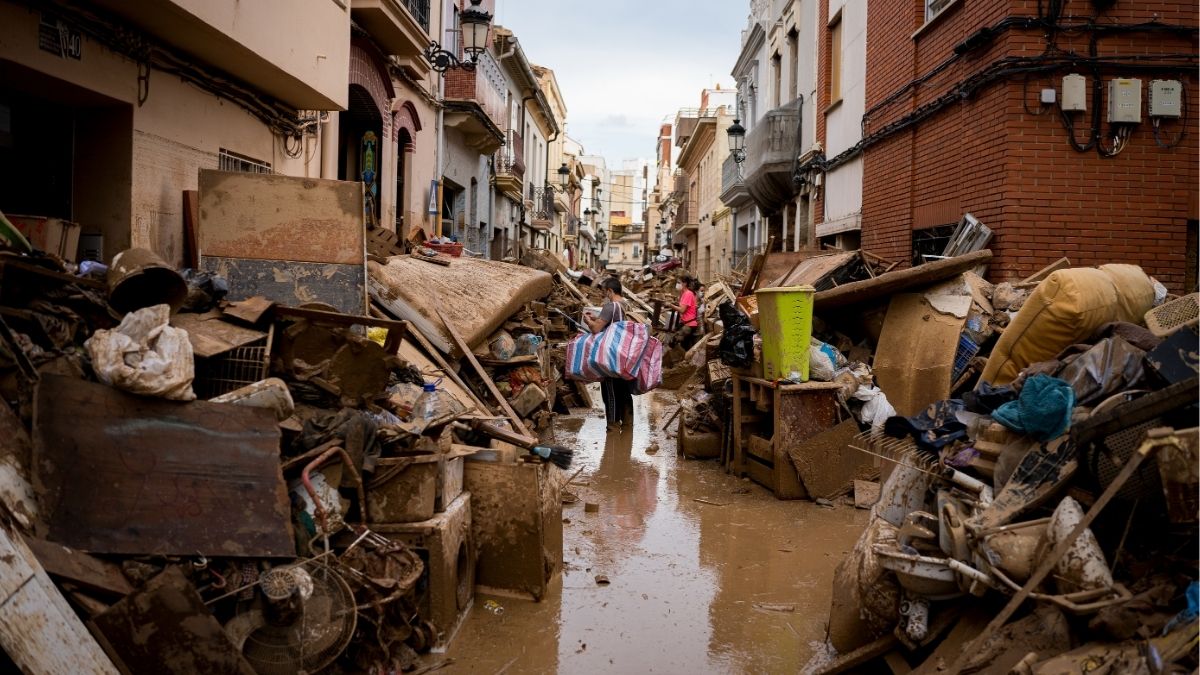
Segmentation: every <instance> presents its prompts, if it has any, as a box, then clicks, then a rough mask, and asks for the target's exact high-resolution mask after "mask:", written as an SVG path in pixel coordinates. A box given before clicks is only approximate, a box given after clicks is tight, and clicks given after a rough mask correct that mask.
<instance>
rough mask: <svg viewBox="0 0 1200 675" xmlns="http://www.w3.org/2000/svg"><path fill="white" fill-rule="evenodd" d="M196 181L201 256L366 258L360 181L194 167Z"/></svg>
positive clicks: (348, 261)
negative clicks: (197, 178) (196, 173)
mask: <svg viewBox="0 0 1200 675" xmlns="http://www.w3.org/2000/svg"><path fill="white" fill-rule="evenodd" d="M199 184H200V255H201V257H208V256H214V257H218V258H244V259H249V260H287V261H291V262H308V263H336V264H341V265H358V266H360V267H361V266H362V265H363V264H364V263H365V261H366V228H365V226H364V224H363V191H362V190H363V187H362V183H354V182H349V181H336V180H321V179H317V178H299V177H294V176H280V175H274V174H259V173H244V172H228V171H210V170H201V171H200V181H199ZM230 281H231V285H232V280H230Z"/></svg>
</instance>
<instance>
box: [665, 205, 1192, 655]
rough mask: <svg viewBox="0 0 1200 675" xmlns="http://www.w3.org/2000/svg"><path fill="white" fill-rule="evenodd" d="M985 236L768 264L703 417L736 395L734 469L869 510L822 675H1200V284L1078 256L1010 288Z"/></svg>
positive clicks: (794, 492)
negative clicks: (989, 272)
mask: <svg viewBox="0 0 1200 675" xmlns="http://www.w3.org/2000/svg"><path fill="white" fill-rule="evenodd" d="M980 228H982V226H981V225H980V224H978V222H977V221H976V222H975V224H974V226H973V227H972V228H968V229H969V230H970V232H969V233H968V234H970V237H967V238H966V239H963V240H962V241H960V242H959V244H955V246H958V247H959V248H961V249H962V250H958V249H956V250H955V251H954V252H952V253H948V254H947V256H945V257H941V256H939V257H938V258H937V259H935V260H934V261H932V262H928V263H926V264H923V265H919V266H916V267H913V268H909V269H897V270H890V271H887V270H886V269H878V268H876V267H874V266H873V265H872V266H871V267H870V270H869V272H868V271H865V270H862V269H861V268H860V271H861V272H856V271H855V270H854V269H853V265H856V264H861V263H862V262H863V261H872V262H874V259H873V258H872V257H871V256H869V255H868V254H865V253H861V252H848V253H840V252H839V253H832V254H828V255H823V256H814V257H809V258H806V259H805V260H802V261H801V262H799V263H797V264H796V265H794V266H793V268H792V270H791V271H789V272H788V273H786V274H784V275H782V276H780V277H778V278H777V279H778V281H777V282H768V283H767V284H760V285H755V281H754V280H755V276H756V275H755V274H754V270H752V272H751V275H750V277H748V280H747V283H748V284H751V285H750V286H748V287H747V289H744V290H743V291H741V292H740V293H739V297H738V298H736V299H735V300H733V301H730V302H726V303H723V304H722V305H721V307H720V308H719V315H720V316H719V320H717V321H714V322H713V323H712V325H711V330H712V332H713V336H712V337H711V338H710V341H715V342H716V352H717V353H716V354H715V355H714V356H716V357H717V358H719V359H720V361H721V362H722V364H723V365H724V366H725V367H726V369H727V371H728V373H729V374H728V375H727V376H724V377H722V376H721V373H720V372H716V373H712V371H711V369H710V373H711V374H710V375H709V376H708V377H707V378H706V380H705V385H707V389H704V388H700V389H699V390H698V391H693V392H692V393H691V394H690V395H689V396H686V397H685V398H684V403H683V408H682V410H683V414H682V415H681V417H682V418H683V419H684V420H685V424H691V425H693V431H702V432H707V431H708V430H709V428H708V427H707V426H706V424H707V423H708V420H709V419H711V418H709V417H708V416H707V415H705V414H703V412H704V408H705V406H707V405H708V404H709V403H710V402H712V401H714V400H717V399H719V398H720V397H721V396H727V397H728V398H729V399H730V403H731V405H730V406H729V412H728V414H726V415H724V416H723V417H721V419H722V421H724V423H725V424H724V427H722V428H718V429H716V433H720V434H722V435H723V437H724V439H725V441H724V443H723V444H722V446H721V451H720V457H721V461H722V462H723V463H724V464H725V466H726V467H727V468H728V470H729V471H731V472H733V473H735V475H746V476H749V477H751V478H752V479H754V480H755V481H757V482H759V483H761V484H762V485H764V486H766V487H767V488H768V489H770V490H772V491H773V492H774V493H775V494H776V496H778V497H779V498H803V497H807V498H811V499H818V500H822V501H824V500H829V499H837V498H838V497H839V496H843V495H848V494H850V493H851V492H853V493H854V494H853V498H851V497H846V498H845V499H846V501H845V503H853V504H854V505H855V506H858V507H860V508H869V509H870V519H869V524H868V525H867V527H866V529H865V531H864V532H863V534H862V537H861V538H860V540H859V542H858V544H857V545H856V546H855V547H854V549H853V550H852V551H851V552H850V553H849V554H848V555H847V557H846V559H845V560H843V561H842V563H841V565H840V566H839V567H838V570H837V573H836V578H835V582H834V593H833V596H834V599H833V603H832V607H831V611H830V617H829V623H828V627H829V635H828V636H829V641H830V644H831V646H832V648H833V650H835V652H836V654H837V655H838V656H837V657H836V658H833V659H832V660H829V659H828V658H826V660H825V661H822V662H814V663H813V664H810V668H809V669H808V672H819V673H840V672H857V670H856V669H858V668H863V667H867V666H868V664H870V663H871V662H872V661H878V662H879V663H880V664H882V663H883V662H884V661H886V662H887V663H888V664H889V665H892V666H893V667H894V666H896V665H897V664H901V662H903V666H904V667H906V668H917V669H918V672H930V673H932V672H942V671H946V672H954V673H958V672H999V673H1007V672H1021V673H1062V672H1091V671H1092V670H1094V669H1095V668H1101V667H1103V668H1106V669H1108V672H1147V673H1149V672H1193V671H1194V669H1195V668H1196V665H1197V663H1196V656H1195V644H1196V640H1197V636H1198V628H1200V624H1198V623H1197V620H1196V613H1197V609H1196V607H1197V604H1196V603H1197V601H1196V599H1195V598H1196V595H1197V592H1198V591H1197V588H1198V586H1197V578H1198V576H1200V575H1198V573H1197V555H1196V550H1195V548H1196V546H1195V542H1196V538H1197V530H1196V527H1197V517H1198V515H1200V510H1198V509H1197V506H1196V493H1197V490H1200V479H1197V466H1200V458H1198V456H1197V453H1198V451H1200V439H1198V438H1197V428H1196V419H1197V399H1198V397H1200V394H1198V384H1197V375H1198V373H1200V364H1198V363H1197V361H1198V359H1197V344H1198V343H1200V337H1198V336H1197V332H1196V324H1197V296H1195V295H1192V296H1186V297H1183V298H1172V297H1170V296H1168V295H1167V292H1166V289H1165V288H1163V287H1162V286H1161V285H1159V284H1158V283H1157V282H1156V281H1155V280H1153V279H1152V278H1150V277H1148V276H1147V275H1146V274H1145V273H1144V272H1143V271H1142V270H1141V269H1140V268H1138V267H1136V266H1132V265H1116V264H1114V265H1103V266H1100V267H1098V268H1072V267H1071V266H1070V263H1069V262H1068V261H1066V260H1061V261H1059V262H1057V263H1055V264H1054V265H1051V266H1049V267H1047V268H1046V269H1044V270H1042V271H1040V272H1039V273H1038V274H1035V275H1033V276H1032V277H1030V278H1028V279H1025V280H1023V281H1022V282H1019V283H1004V284H997V285H993V284H991V283H988V282H987V281H985V280H984V279H983V277H982V275H983V274H984V270H985V268H986V264H987V262H988V260H989V259H990V258H991V253H990V251H988V250H986V249H981V248H980V246H981V245H982V244H980V242H986V237H982V234H981V232H982V230H981V229H980ZM971 233H973V234H971ZM952 243H953V242H952ZM977 244H978V245H977ZM762 267H763V264H762V261H759V262H758V263H756V265H755V269H762ZM884 267H885V268H886V265H885V266H884ZM856 276H857V277H858V278H854V277H856ZM796 287H800V288H796ZM764 289H767V293H766V294H764V293H763V290H764ZM754 291H757V292H754ZM781 307H783V308H784V309H783V310H781ZM783 311H786V312H787V314H786V316H787V317H788V318H787V319H785V320H784V321H783V322H782V323H781V322H780V321H778V316H779V315H780V314H781V313H782V312H783ZM801 324H808V325H806V326H801ZM802 328H804V329H806V330H802ZM718 336H719V337H718ZM706 354H707V352H706ZM709 365H710V366H711V364H709ZM687 431H688V430H687V429H686V428H685V427H681V429H680V434H681V437H682V436H683V435H684V434H685V432H687ZM876 481H879V482H876ZM851 499H852V500H853V501H850V500H851ZM818 661H819V660H818ZM981 669H982V670H981Z"/></svg>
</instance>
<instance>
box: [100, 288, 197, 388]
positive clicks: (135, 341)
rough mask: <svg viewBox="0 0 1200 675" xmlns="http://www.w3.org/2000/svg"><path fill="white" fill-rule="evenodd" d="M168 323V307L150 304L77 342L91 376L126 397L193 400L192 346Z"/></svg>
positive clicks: (183, 332) (185, 333)
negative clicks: (88, 361)
mask: <svg viewBox="0 0 1200 675" xmlns="http://www.w3.org/2000/svg"><path fill="white" fill-rule="evenodd" d="M170 320H171V308H170V306H168V305H154V306H152V307H146V308H144V309H139V310H136V311H133V312H130V313H128V314H126V315H125V318H124V319H121V324H120V325H119V326H117V327H116V328H114V329H112V330H105V329H100V330H98V331H96V332H95V333H94V334H93V335H92V337H90V338H88V340H87V342H85V343H83V346H84V347H85V348H86V349H87V352H88V356H89V357H90V358H91V359H92V369H93V370H94V371H95V372H96V377H97V378H98V379H99V380H100V381H101V382H103V383H104V384H107V385H109V386H110V387H115V388H117V389H121V390H122V391H127V392H130V393H132V394H142V395H144V396H159V397H162V398H166V399H170V400H173V401H194V400H196V394H195V392H193V391H192V380H193V379H194V378H195V373H196V366H195V362H194V361H193V358H192V343H191V342H190V341H189V340H188V334H187V331H185V330H183V329H182V328H174V327H172V326H171V325H170V323H169V322H170Z"/></svg>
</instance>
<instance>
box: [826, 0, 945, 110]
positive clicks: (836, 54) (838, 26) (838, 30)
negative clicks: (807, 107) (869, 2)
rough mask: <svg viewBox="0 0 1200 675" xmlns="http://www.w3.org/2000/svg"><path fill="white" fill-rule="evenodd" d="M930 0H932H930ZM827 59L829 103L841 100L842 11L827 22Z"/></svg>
mask: <svg viewBox="0 0 1200 675" xmlns="http://www.w3.org/2000/svg"><path fill="white" fill-rule="evenodd" d="M930 1H932V0H930ZM828 39H829V59H828V60H826V61H825V68H826V73H825V82H826V86H827V87H828V89H827V91H826V93H827V94H829V99H828V100H829V105H833V104H834V103H837V102H838V101H841V100H842V13H841V12H840V11H839V12H838V13H837V14H836V15H835V16H834V17H833V19H832V20H831V21H830V22H829V38H828Z"/></svg>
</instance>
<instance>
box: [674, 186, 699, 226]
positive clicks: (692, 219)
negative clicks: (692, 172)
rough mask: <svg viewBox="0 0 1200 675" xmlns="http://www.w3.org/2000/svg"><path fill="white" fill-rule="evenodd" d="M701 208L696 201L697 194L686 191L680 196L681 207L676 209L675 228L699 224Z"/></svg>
mask: <svg viewBox="0 0 1200 675" xmlns="http://www.w3.org/2000/svg"><path fill="white" fill-rule="evenodd" d="M699 219H700V208H699V205H698V204H697V203H696V194H695V193H694V192H692V191H690V190H688V191H685V192H684V193H683V194H682V195H680V198H679V209H678V210H677V211H675V229H680V228H683V227H687V226H689V225H699V222H700V221H699Z"/></svg>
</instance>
